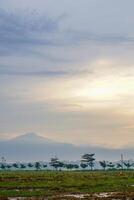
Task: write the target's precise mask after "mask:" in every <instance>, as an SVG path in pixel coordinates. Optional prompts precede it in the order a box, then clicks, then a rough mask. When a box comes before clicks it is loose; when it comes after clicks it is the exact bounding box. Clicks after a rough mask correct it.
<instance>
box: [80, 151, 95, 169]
mask: <svg viewBox="0 0 134 200" xmlns="http://www.w3.org/2000/svg"><path fill="white" fill-rule="evenodd" d="M94 156H95V154H84V155H83V156H82V163H86V164H87V165H88V166H89V167H90V169H91V171H92V170H93V167H94V165H95V163H94V161H95V158H94Z"/></svg>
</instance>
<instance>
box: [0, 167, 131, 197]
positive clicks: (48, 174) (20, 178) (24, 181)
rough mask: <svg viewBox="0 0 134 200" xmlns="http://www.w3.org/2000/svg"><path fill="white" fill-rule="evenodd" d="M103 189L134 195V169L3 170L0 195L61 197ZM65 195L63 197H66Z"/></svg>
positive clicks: (92, 192)
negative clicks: (75, 170) (92, 170)
mask: <svg viewBox="0 0 134 200" xmlns="http://www.w3.org/2000/svg"><path fill="white" fill-rule="evenodd" d="M102 192H115V193H116V192H117V193H116V194H118V195H126V194H127V195H131V196H134V172H133V171H125V172H123V173H120V172H118V171H115V172H111V171H106V172H102V171H94V172H90V171H89V172H88V171H85V172H73V171H72V172H71V171H70V172H62V171H58V172H56V171H31V172H29V171H14V172H13V171H1V172H0V199H6V198H4V197H48V198H50V199H51V198H52V199H54V197H55V198H56V197H57V196H59V197H57V199H60V196H61V195H68V194H85V195H86V194H90V195H91V194H99V193H102ZM112 194H113V193H112ZM91 196H92V195H91ZM75 197H76V196H74V197H69V196H66V198H67V199H70V198H71V199H76V198H75ZM66 198H65V197H64V199H66ZM87 199H88V198H87ZM89 199H91V198H89ZM95 199H97V197H96V198H95Z"/></svg>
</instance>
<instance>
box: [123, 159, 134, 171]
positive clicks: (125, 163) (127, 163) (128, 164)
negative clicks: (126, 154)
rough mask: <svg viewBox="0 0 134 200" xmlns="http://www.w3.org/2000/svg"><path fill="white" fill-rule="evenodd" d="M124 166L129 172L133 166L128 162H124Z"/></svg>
mask: <svg viewBox="0 0 134 200" xmlns="http://www.w3.org/2000/svg"><path fill="white" fill-rule="evenodd" d="M124 166H125V167H126V168H127V170H129V169H130V168H131V167H132V166H133V164H132V163H130V161H126V162H124Z"/></svg>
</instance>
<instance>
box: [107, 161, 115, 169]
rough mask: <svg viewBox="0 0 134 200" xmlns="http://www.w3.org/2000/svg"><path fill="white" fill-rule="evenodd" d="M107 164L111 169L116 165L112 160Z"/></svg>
mask: <svg viewBox="0 0 134 200" xmlns="http://www.w3.org/2000/svg"><path fill="white" fill-rule="evenodd" d="M107 166H108V167H109V169H111V170H112V169H114V167H115V164H114V163H112V162H109V163H108V164H107Z"/></svg>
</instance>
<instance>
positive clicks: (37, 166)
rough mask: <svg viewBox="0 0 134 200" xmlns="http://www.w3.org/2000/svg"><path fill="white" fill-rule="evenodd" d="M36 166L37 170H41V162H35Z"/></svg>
mask: <svg viewBox="0 0 134 200" xmlns="http://www.w3.org/2000/svg"><path fill="white" fill-rule="evenodd" d="M35 168H36V170H40V169H41V164H40V162H35Z"/></svg>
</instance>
